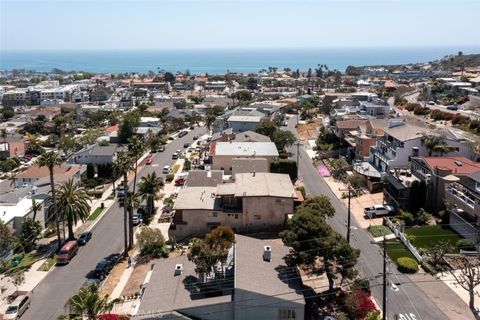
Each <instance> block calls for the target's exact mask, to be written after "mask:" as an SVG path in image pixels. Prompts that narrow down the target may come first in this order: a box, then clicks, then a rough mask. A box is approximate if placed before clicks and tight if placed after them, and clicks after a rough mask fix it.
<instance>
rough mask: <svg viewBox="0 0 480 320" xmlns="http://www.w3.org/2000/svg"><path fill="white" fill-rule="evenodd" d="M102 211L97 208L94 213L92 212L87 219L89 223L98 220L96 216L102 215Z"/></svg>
mask: <svg viewBox="0 0 480 320" xmlns="http://www.w3.org/2000/svg"><path fill="white" fill-rule="evenodd" d="M102 211H103V209H102V208H100V207H98V208H97V209H95V211H93V213H92V214H91V215H90V216H89V217H88V220H90V221H93V220H95V219H97V218H98V216H99V215H100V213H102Z"/></svg>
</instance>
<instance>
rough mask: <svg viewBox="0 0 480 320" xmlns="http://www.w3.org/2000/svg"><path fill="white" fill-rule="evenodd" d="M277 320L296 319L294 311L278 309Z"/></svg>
mask: <svg viewBox="0 0 480 320" xmlns="http://www.w3.org/2000/svg"><path fill="white" fill-rule="evenodd" d="M278 319H282V320H284V319H296V314H295V310H293V309H280V310H278Z"/></svg>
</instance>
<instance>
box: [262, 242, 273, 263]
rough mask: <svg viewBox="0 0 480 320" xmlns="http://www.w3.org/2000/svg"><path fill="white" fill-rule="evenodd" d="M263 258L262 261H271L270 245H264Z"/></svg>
mask: <svg viewBox="0 0 480 320" xmlns="http://www.w3.org/2000/svg"><path fill="white" fill-rule="evenodd" d="M263 260H264V261H271V260H272V247H271V246H264V247H263Z"/></svg>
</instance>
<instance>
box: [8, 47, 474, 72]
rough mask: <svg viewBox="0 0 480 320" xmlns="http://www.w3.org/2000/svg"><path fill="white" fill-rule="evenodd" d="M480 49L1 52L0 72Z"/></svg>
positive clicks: (370, 59)
mask: <svg viewBox="0 0 480 320" xmlns="http://www.w3.org/2000/svg"><path fill="white" fill-rule="evenodd" d="M458 51H462V52H463V53H464V54H470V53H480V46H477V47H468V48H466V47H417V48H414V47H401V48H312V49H304V48H302V49H201V50H200V49H195V50H194V49H191V50H187V49H185V50H138V51H136V50H128V51H127V50H103V51H92V50H88V51H87V50H85V51H0V70H11V69H26V70H36V71H51V70H52V68H58V69H61V70H65V71H71V70H75V71H89V72H98V73H108V72H113V73H122V72H142V73H146V72H148V71H154V72H156V71H158V70H166V71H170V72H176V71H186V70H189V71H190V72H191V73H192V74H195V73H209V74H221V73H225V72H227V71H230V72H258V71H259V70H261V69H268V67H278V68H279V69H283V68H285V67H289V68H291V69H293V70H296V69H300V70H308V68H312V69H314V68H316V67H317V66H318V64H326V65H327V66H328V67H329V69H330V70H333V69H337V70H340V71H344V70H345V68H346V67H347V66H349V65H354V66H363V65H379V64H404V63H415V62H428V61H432V60H436V59H440V58H442V57H444V56H445V55H448V54H457V52H458Z"/></svg>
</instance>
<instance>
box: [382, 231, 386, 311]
mask: <svg viewBox="0 0 480 320" xmlns="http://www.w3.org/2000/svg"><path fill="white" fill-rule="evenodd" d="M382 313H383V316H382V320H386V319H387V246H386V241H385V235H383V312H382Z"/></svg>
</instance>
